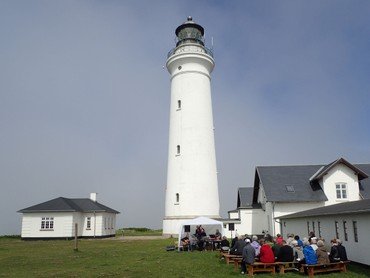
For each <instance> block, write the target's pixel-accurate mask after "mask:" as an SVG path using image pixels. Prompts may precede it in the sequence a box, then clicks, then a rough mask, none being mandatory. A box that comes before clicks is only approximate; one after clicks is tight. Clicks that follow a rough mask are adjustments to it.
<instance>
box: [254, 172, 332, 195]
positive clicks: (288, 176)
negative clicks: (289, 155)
mask: <svg viewBox="0 0 370 278" xmlns="http://www.w3.org/2000/svg"><path fill="white" fill-rule="evenodd" d="M321 167H322V165H308V166H262V167H261V166H258V167H256V175H255V191H254V197H253V198H254V199H253V200H254V202H257V194H258V191H259V184H260V182H261V184H262V185H263V189H264V191H265V194H266V199H267V201H269V202H320V201H327V198H326V195H325V193H324V191H323V190H322V188H321V187H320V185H318V184H316V183H314V184H313V183H310V177H312V175H313V174H314V173H316V172H317V171H318V170H319V169H320V168H321ZM287 186H293V192H288V190H287Z"/></svg>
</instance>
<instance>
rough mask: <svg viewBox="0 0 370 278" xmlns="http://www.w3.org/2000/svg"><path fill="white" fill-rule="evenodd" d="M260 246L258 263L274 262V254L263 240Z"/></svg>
mask: <svg viewBox="0 0 370 278" xmlns="http://www.w3.org/2000/svg"><path fill="white" fill-rule="evenodd" d="M260 244H261V248H260V254H259V258H260V262H261V263H273V262H275V256H274V252H273V251H272V248H271V246H270V244H268V243H266V242H265V240H264V239H261V241H260Z"/></svg>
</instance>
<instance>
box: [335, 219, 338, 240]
mask: <svg viewBox="0 0 370 278" xmlns="http://www.w3.org/2000/svg"><path fill="white" fill-rule="evenodd" d="M335 237H336V238H339V224H338V221H335Z"/></svg>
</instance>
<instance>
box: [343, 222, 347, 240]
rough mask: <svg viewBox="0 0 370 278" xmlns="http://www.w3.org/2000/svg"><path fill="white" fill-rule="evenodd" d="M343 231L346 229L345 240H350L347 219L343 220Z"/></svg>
mask: <svg viewBox="0 0 370 278" xmlns="http://www.w3.org/2000/svg"><path fill="white" fill-rule="evenodd" d="M343 231H344V240H345V241H348V234H347V221H343Z"/></svg>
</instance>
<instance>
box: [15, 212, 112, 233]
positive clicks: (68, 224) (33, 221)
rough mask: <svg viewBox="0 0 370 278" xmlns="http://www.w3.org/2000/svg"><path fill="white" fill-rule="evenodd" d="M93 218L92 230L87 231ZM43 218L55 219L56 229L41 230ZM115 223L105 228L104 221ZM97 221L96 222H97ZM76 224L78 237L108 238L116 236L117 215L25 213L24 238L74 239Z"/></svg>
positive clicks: (23, 218) (23, 221) (23, 219)
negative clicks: (88, 222) (87, 226)
mask: <svg viewBox="0 0 370 278" xmlns="http://www.w3.org/2000/svg"><path fill="white" fill-rule="evenodd" d="M88 216H90V217H91V229H90V230H87V229H86V221H87V217H88ZM42 217H53V218H54V228H53V229H51V230H41V219H42ZM105 218H106V219H110V222H109V223H111V221H113V228H111V226H109V227H108V226H107V227H104V219H105ZM95 220H96V222H95ZM75 223H77V225H78V236H79V237H80V236H83V237H93V236H97V237H98V236H108V235H114V234H115V226H116V214H114V213H96V217H94V214H93V213H80V212H73V213H71V212H53V213H23V217H22V232H21V236H22V238H53V237H54V238H63V237H66V238H67V237H74V235H75Z"/></svg>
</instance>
